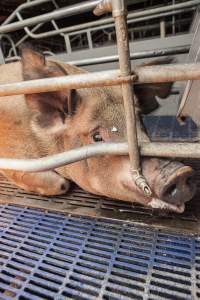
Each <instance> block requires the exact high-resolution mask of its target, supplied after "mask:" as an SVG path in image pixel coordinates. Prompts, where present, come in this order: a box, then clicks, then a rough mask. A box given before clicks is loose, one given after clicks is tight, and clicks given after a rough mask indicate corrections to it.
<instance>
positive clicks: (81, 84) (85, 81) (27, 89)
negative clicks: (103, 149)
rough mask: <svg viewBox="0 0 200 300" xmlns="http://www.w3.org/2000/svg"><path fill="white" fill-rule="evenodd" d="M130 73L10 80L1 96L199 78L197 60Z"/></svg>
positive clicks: (4, 86) (199, 70) (113, 71)
mask: <svg viewBox="0 0 200 300" xmlns="http://www.w3.org/2000/svg"><path fill="white" fill-rule="evenodd" d="M134 74H135V75H136V76H135V75H131V76H125V77H121V76H120V71H119V70H110V71H101V72H93V73H83V74H77V75H68V76H61V77H52V78H45V79H35V80H28V81H20V82H13V83H8V84H2V85H0V96H11V95H20V94H32V93H42V92H50V91H57V90H62V89H66V88H68V89H78V88H90V87H95V86H98V87H101V86H109V85H110V86H111V85H119V84H122V83H127V82H130V81H132V82H133V83H134V84H141V83H157V82H171V81H185V80H189V79H192V80H199V79H200V63H196V64H170V65H161V66H158V65H157V66H142V67H137V68H135V70H134Z"/></svg>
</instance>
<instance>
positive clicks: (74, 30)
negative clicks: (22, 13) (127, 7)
mask: <svg viewBox="0 0 200 300" xmlns="http://www.w3.org/2000/svg"><path fill="white" fill-rule="evenodd" d="M194 9H195V6H194V7H191V8H187V7H186V8H182V9H178V10H177V9H175V10H173V11H169V12H162V13H160V14H158V13H157V14H153V15H147V16H144V17H137V12H136V13H135V12H134V13H130V14H129V15H128V17H127V23H128V24H133V23H136V22H142V21H146V20H151V19H156V18H161V17H167V16H172V15H176V14H180V13H184V12H189V11H191V10H194ZM104 24H106V25H104ZM108 24H110V25H109V27H112V26H114V21H113V18H106V19H103V20H98V21H92V22H88V23H84V24H79V25H73V26H68V27H63V28H60V29H56V30H51V31H49V32H42V33H33V32H32V31H30V30H29V29H28V28H25V30H26V33H27V34H28V36H30V37H31V38H33V39H41V38H47V37H50V36H54V35H57V34H62V33H64V34H70V35H75V34H81V33H84V32H85V30H86V29H88V30H89V32H92V31H95V30H101V29H104V28H108Z"/></svg>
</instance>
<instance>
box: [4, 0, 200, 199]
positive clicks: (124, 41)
mask: <svg viewBox="0 0 200 300" xmlns="http://www.w3.org/2000/svg"><path fill="white" fill-rule="evenodd" d="M96 4H97V1H93V6H91V2H90V8H96V9H95V12H96V13H98V14H99V13H101V12H104V11H105V10H106V11H107V10H108V11H110V12H112V14H113V17H114V20H115V26H116V35H117V48H118V55H119V64H120V70H114V71H104V72H96V73H87V74H79V75H68V76H63V77H59V78H58V77H56V78H47V79H38V80H31V81H26V82H18V83H12V84H5V85H1V86H0V96H3V95H4V96H5V95H14V94H15V95H16V94H28V93H39V92H44V91H54V90H59V89H63V88H90V87H93V86H105V85H118V84H120V85H121V86H122V95H123V99H124V106H125V115H126V125H127V137H128V145H127V144H126V143H125V144H121V143H117V144H106V143H103V144H99V145H89V146H85V147H83V148H80V149H73V150H70V151H67V152H64V153H60V154H56V155H53V156H51V157H45V158H41V159H34V160H13V159H0V168H1V169H17V170H23V171H31V172H32V171H41V170H47V169H52V168H55V167H58V166H61V165H64V164H67V163H72V162H75V161H79V160H82V159H86V158H89V157H92V156H95V155H104V154H112V155H113V154H119V155H124V154H127V153H128V154H129V157H130V164H131V173H132V177H133V180H134V181H135V183H136V184H137V185H138V187H139V188H141V189H142V191H143V192H144V194H145V195H147V196H149V195H151V190H150V187H149V186H148V184H147V183H146V180H145V178H144V177H143V176H142V174H141V169H140V154H142V155H150V156H165V157H167V156H168V157H175V156H176V157H179V156H180V157H187V158H188V157H193V158H194V157H195V158H200V145H197V144H191V143H184V144H183V143H146V144H142V145H139V142H138V138H137V132H136V119H135V118H136V115H135V101H134V94H133V89H132V84H137V83H148V82H153V83H158V82H167V81H170V82H171V81H176V80H188V79H191V80H197V79H200V64H172V65H162V66H158V65H157V66H142V67H138V68H136V69H135V70H134V72H132V71H131V68H130V52H129V45H128V34H127V33H128V31H127V24H126V14H127V12H126V8H125V6H124V1H123V0H102V1H98V5H97V7H96ZM85 5H86V3H85ZM85 7H87V5H86V6H85ZM71 11H73V9H72V8H71ZM139 147H140V149H139Z"/></svg>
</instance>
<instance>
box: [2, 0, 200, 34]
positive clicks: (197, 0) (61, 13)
mask: <svg viewBox="0 0 200 300" xmlns="http://www.w3.org/2000/svg"><path fill="white" fill-rule="evenodd" d="M48 1H49V0H39V1H37V0H36V1H32V2H29V3H25V4H22V5H20V6H19V7H18V8H17V9H16V11H15V12H14V13H13V14H12V15H11V16H10V17H9V18H8V19H7V20H6V21H5V22H4V23H3V25H1V26H0V33H6V32H10V31H13V30H17V29H23V28H24V27H25V26H30V25H34V24H38V23H39V22H45V21H50V20H52V19H56V18H61V17H66V16H69V14H67V13H66V11H67V10H68V8H62V9H60V10H56V11H53V12H51V13H48V14H43V15H41V16H37V17H33V18H28V19H26V20H23V21H20V22H14V23H11V24H8V23H9V22H11V21H12V20H13V19H14V17H15V15H16V12H18V11H21V10H22V9H24V8H27V7H31V6H34V5H39V4H40V3H44V2H48ZM99 2H100V1H87V2H83V3H82V4H81V5H80V4H78V5H75V6H77V7H78V9H77V10H76V12H74V13H73V14H76V13H77V14H78V13H81V12H83V10H82V9H83V7H84V4H85V3H88V10H91V9H92V8H94V7H95V6H96V5H97V4H98V3H99ZM199 4H200V0H193V1H187V2H184V3H178V4H173V5H168V6H164V7H159V8H153V9H150V10H143V11H141V12H134V13H131V14H129V15H128V19H131V18H139V17H144V16H150V15H152V14H157V13H163V12H168V11H171V10H174V11H175V10H177V9H181V8H189V7H192V6H196V5H199ZM82 6H83V7H82ZM71 7H73V6H71ZM89 7H90V8H89ZM55 16H56V17H55ZM90 23H91V24H90ZM90 23H87V24H81V25H78V26H76V27H75V28H76V29H77V30H78V29H83V28H89V27H90V28H91V26H95V25H97V26H100V25H103V24H109V23H113V19H112V18H106V19H103V20H99V21H95V22H90ZM86 26H87V27H86ZM71 30H73V29H72V28H71ZM67 31H68V30H67V28H66V32H67ZM61 32H64V31H62V29H61V31H60V30H59V31H55V30H52V35H54V34H58V33H61ZM46 34H48V33H46ZM48 36H50V35H48ZM41 37H42V36H41V35H40V36H38V38H41ZM45 37H46V36H45ZM35 38H36V37H35Z"/></svg>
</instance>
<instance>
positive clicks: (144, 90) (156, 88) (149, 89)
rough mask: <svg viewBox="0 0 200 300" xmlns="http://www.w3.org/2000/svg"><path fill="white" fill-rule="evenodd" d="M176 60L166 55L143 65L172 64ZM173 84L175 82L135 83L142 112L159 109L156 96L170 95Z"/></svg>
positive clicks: (165, 96)
mask: <svg viewBox="0 0 200 300" xmlns="http://www.w3.org/2000/svg"><path fill="white" fill-rule="evenodd" d="M174 61H175V59H174V58H173V57H165V58H159V59H155V60H152V61H150V62H148V63H144V64H142V66H152V65H163V64H170V63H172V62H174ZM172 85H173V82H166V83H154V84H151V83H148V84H141V85H135V87H134V91H135V94H136V96H137V98H138V100H139V104H140V107H141V111H142V113H144V114H147V113H150V112H152V111H153V110H155V109H157V108H158V107H159V104H158V101H157V100H156V96H158V97H159V98H162V99H164V98H167V97H168V96H169V95H170V92H171V89H172Z"/></svg>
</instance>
